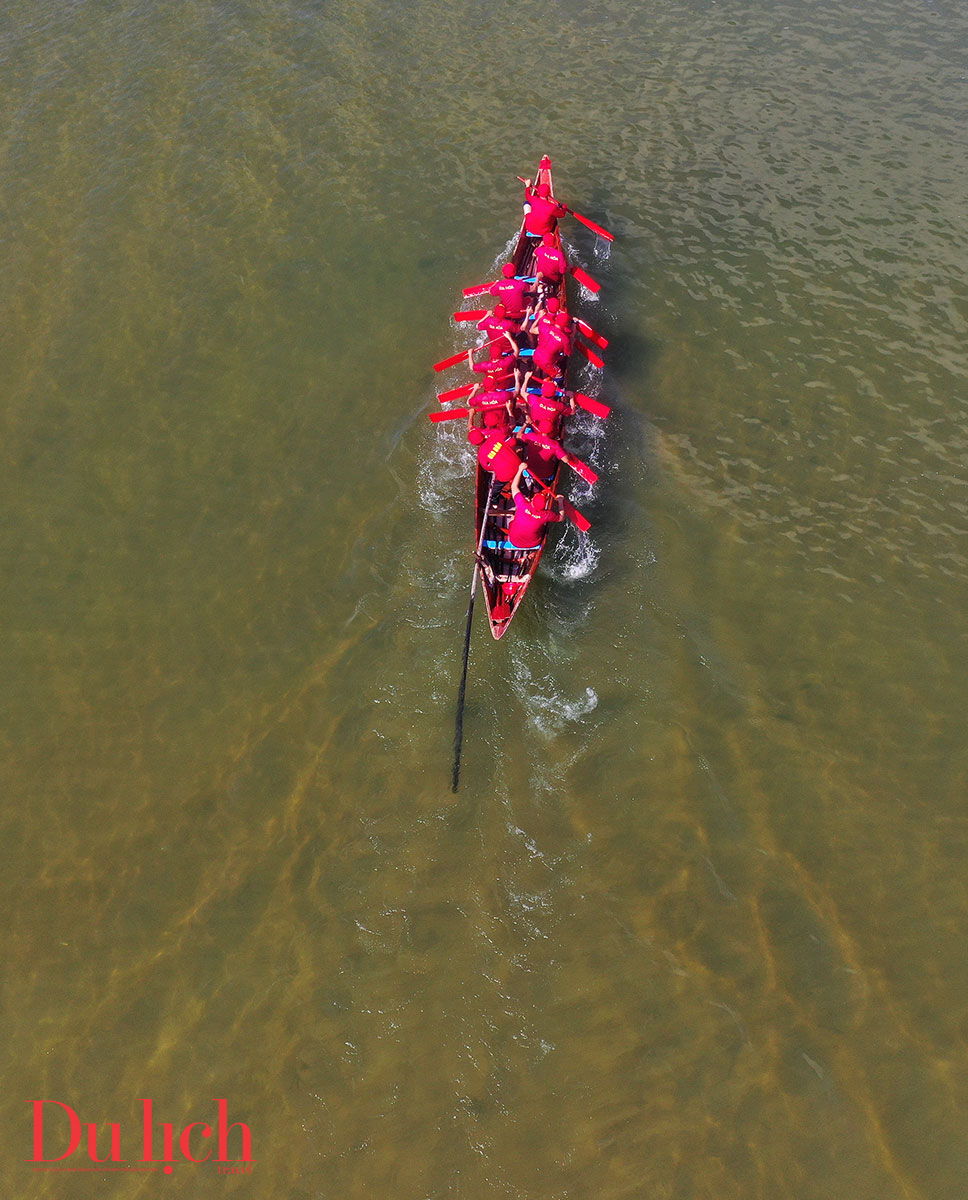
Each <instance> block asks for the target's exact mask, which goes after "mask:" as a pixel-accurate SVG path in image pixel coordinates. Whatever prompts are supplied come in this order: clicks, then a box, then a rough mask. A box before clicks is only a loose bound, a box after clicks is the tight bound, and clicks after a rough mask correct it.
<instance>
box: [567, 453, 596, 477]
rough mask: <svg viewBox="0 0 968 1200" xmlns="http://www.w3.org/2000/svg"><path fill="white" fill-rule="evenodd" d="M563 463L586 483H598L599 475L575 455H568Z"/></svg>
mask: <svg viewBox="0 0 968 1200" xmlns="http://www.w3.org/2000/svg"><path fill="white" fill-rule="evenodd" d="M562 461H563V462H566V463H567V464H568V466H569V467H571V469H572V470H573V471H574V472H575V474H576V475H580V476H581V477H582V479H584V481H585V482H586V483H598V475H597V474H596V473H595V472H594V471H593V470H592V469H591V467H590V466H589V465H588V463H583V462H582V460H581V459H580V458H575V456H574V455H573V454H566V455H565V457H564V459H563V460H562Z"/></svg>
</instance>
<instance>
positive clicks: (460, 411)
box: [427, 408, 471, 425]
mask: <svg viewBox="0 0 968 1200" xmlns="http://www.w3.org/2000/svg"><path fill="white" fill-rule="evenodd" d="M470 415H471V410H470V409H469V408H445V409H444V410H443V412H432V413H427V416H428V417H429V418H430V420H431V421H433V423H434V424H435V425H439V424H440V422H441V421H453V419H454V418H455V417H469V416H470Z"/></svg>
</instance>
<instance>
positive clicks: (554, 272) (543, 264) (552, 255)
mask: <svg viewBox="0 0 968 1200" xmlns="http://www.w3.org/2000/svg"><path fill="white" fill-rule="evenodd" d="M567 266H568V264H567V263H566V262H565V256H564V255H563V254H562V252H561V251H560V250H559V249H558V247H557V246H556V245H555V235H554V234H553V233H546V234H545V235H544V237H543V238H542V239H541V245H540V246H539V247H538V248H537V250H536V251H535V252H534V273H535V287H536V289H537V290H538V291H539V292H540V291H542V290H544V291H554V290H556V289H557V287H558V285H559V284H560V283H561V279H562V276H563V275H564V273H565V270H566V268H567Z"/></svg>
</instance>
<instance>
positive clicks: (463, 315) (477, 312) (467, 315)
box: [454, 308, 488, 321]
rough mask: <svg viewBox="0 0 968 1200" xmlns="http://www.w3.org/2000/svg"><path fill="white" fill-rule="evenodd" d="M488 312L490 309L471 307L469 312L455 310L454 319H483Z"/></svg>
mask: <svg viewBox="0 0 968 1200" xmlns="http://www.w3.org/2000/svg"><path fill="white" fill-rule="evenodd" d="M487 312H488V310H487V309H486V308H471V309H468V310H467V312H455V313H454V320H455V321H483V319H484V318H485V317H486V316H487Z"/></svg>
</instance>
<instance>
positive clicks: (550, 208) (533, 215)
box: [524, 183, 568, 238]
mask: <svg viewBox="0 0 968 1200" xmlns="http://www.w3.org/2000/svg"><path fill="white" fill-rule="evenodd" d="M567 211H568V209H567V208H566V207H565V206H564V204H562V203H561V202H560V201H558V200H556V199H555V198H554V196H552V194H551V188H550V187H549V186H548V184H547V183H539V184H538V185H537V186H536V187H535V186H534V185H532V184H528V185H526V186H525V189H524V232H525V233H526V234H527V235H528V237H533V238H541V237H544V235H545V234H546V233H554V231H555V229H556V228H557V225H558V218H559V217H563V216H564V215H565V213H567Z"/></svg>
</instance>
